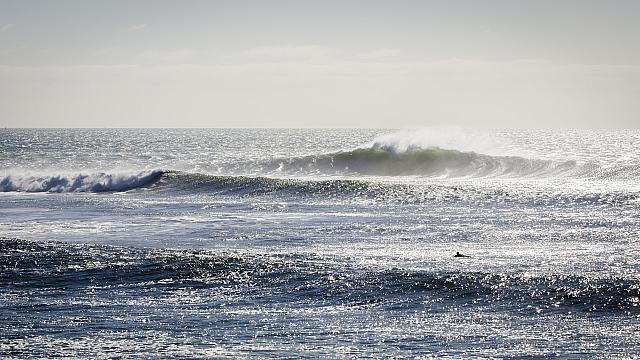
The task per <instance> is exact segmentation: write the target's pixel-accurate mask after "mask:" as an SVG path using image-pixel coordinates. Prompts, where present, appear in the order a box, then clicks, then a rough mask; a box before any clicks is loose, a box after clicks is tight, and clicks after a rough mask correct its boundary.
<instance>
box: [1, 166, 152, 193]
mask: <svg viewBox="0 0 640 360" xmlns="http://www.w3.org/2000/svg"><path fill="white" fill-rule="evenodd" d="M163 173H164V171H162V170H150V171H142V172H128V173H127V172H121V173H107V172H96V173H90V174H82V173H76V174H55V175H31V174H25V175H20V174H19V175H7V176H5V177H4V178H1V180H0V192H30V193H34V192H51V193H66V192H109V191H126V190H131V189H136V188H140V187H144V186H146V185H150V184H152V183H154V182H156V181H157V180H158V179H160V177H161V176H162V174H163Z"/></svg>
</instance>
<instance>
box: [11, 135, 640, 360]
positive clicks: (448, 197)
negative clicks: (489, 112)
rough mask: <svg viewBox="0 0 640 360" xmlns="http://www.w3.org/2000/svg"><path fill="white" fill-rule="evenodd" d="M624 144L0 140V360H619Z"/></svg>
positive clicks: (608, 139) (626, 332) (624, 287)
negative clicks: (127, 359)
mask: <svg viewBox="0 0 640 360" xmlns="http://www.w3.org/2000/svg"><path fill="white" fill-rule="evenodd" d="M639 143H640V132H638V131H635V130H634V131H632V130H616V131H604V130H598V131H595V130H594V131H542V130H539V131H506V130H504V131H478V130H476V131H468V130H464V129H425V130H420V131H406V132H405V131H392V130H295V129H281V130H196V129H194V130H20V129H4V130H0V236H2V239H0V269H1V272H0V299H1V301H0V335H1V336H0V356H2V357H3V358H7V357H15V358H23V357H25V356H37V357H51V356H56V355H60V356H81V357H94V356H107V357H119V356H136V357H158V356H167V357H179V356H184V357H234V358H235V357H269V356H274V357H280V356H282V357H305V356H308V357H351V356H353V357H363V356H372V357H382V356H384V357H388V356H399V357H415V356H438V357H454V358H457V357H526V356H534V357H537V356H563V357H574V358H584V357H605V356H606V357H609V356H614V357H629V358H634V357H637V356H640V346H639V345H638V344H640V337H639V335H637V334H638V333H640V257H639V256H638V250H640V245H639V243H638V239H639V238H640V151H638V150H637V144H639ZM456 251H460V252H462V253H464V254H467V255H470V256H471V257H469V258H454V257H453V255H454V254H455V253H456Z"/></svg>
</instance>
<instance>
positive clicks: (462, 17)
mask: <svg viewBox="0 0 640 360" xmlns="http://www.w3.org/2000/svg"><path fill="white" fill-rule="evenodd" d="M431 125H459V126H478V127H521V128H523V127H524V128H528V127H636V128H637V127H640V1H638V0H630V1H615V0H607V1H590V0H580V1H578V0H576V1H570V0H565V1H563V0H553V1H545V0H531V1H524V0H521V1H519V0H508V1H507V0H505V1H497V0H486V1H483V0H469V1H455V0H446V1H445V0H443V1H426V0H425V1H403V0H395V1H391V0H389V1H374V0H369V1H348V0H343V1H329V0H323V1H303V0H297V1H266V0H261V1H241V0H229V1H177V0H176V1H158V0H146V1H145V0H141V1H131V0H130V1H90V0H79V1H28V0H16V1H6V0H0V126H8V127H422V126H431Z"/></svg>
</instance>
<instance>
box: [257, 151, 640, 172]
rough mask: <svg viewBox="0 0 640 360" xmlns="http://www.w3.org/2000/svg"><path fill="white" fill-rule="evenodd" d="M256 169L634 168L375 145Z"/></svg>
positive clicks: (272, 162) (635, 169)
mask: <svg viewBox="0 0 640 360" xmlns="http://www.w3.org/2000/svg"><path fill="white" fill-rule="evenodd" d="M259 171H261V172H264V173H284V174H323V175H350V174H355V175H371V176H412V175H418V176H426V177H447V178H459V177H498V178H500V177H505V178H539V177H579V178H622V179H626V178H633V177H636V176H638V175H640V168H638V167H633V166H631V167H623V168H610V169H607V168H603V167H601V166H599V165H597V164H595V163H586V164H578V163H577V162H576V161H573V160H569V161H554V160H544V159H527V158H523V157H518V156H491V155H485V154H478V153H475V152H463V151H458V150H447V149H441V148H426V149H422V148H408V149H406V150H403V151H398V150H397V149H395V148H394V147H387V146H380V145H377V144H376V145H374V146H372V147H370V148H358V149H354V150H348V151H338V152H334V153H327V154H319V155H308V156H300V157H292V158H282V159H274V160H270V161H269V162H267V163H266V164H263V165H262V166H261V167H260V169H259Z"/></svg>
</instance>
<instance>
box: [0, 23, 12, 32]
mask: <svg viewBox="0 0 640 360" xmlns="http://www.w3.org/2000/svg"><path fill="white" fill-rule="evenodd" d="M12 27H13V24H5V25H3V26H2V27H0V32H5V31H7V30H9V29H11V28H12Z"/></svg>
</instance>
